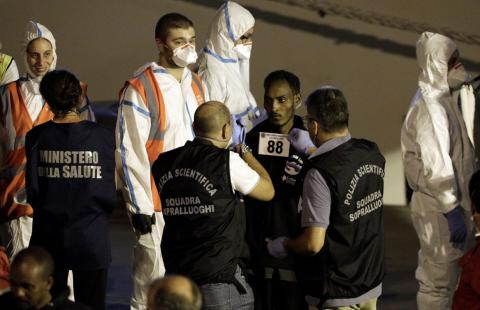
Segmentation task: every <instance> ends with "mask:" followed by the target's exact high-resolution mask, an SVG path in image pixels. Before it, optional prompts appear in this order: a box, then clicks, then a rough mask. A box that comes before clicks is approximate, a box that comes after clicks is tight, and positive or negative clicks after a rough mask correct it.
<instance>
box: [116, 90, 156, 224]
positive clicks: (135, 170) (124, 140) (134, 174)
mask: <svg viewBox="0 0 480 310" xmlns="http://www.w3.org/2000/svg"><path fill="white" fill-rule="evenodd" d="M150 125H151V121H150V116H149V112H148V111H147V110H146V108H145V104H144V103H143V99H142V98H141V96H140V95H139V94H138V93H137V92H136V91H135V90H134V89H133V88H132V87H127V88H126V89H125V90H124V92H123V94H122V97H121V100H120V106H119V109H118V116H117V125H116V129H115V136H116V150H115V162H116V168H117V173H118V175H119V177H120V180H121V181H120V182H119V183H120V184H119V186H120V187H121V190H122V193H123V196H124V199H125V204H126V206H127V210H128V211H129V212H130V213H141V214H146V215H151V214H153V212H154V205H153V200H152V188H151V185H150V162H149V160H148V154H147V149H146V148H145V145H146V143H147V140H148V134H149V132H150Z"/></svg>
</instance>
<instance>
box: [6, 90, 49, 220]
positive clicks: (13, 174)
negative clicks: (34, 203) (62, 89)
mask: <svg viewBox="0 0 480 310" xmlns="http://www.w3.org/2000/svg"><path fill="white" fill-rule="evenodd" d="M0 107H1V111H0V113H1V114H0V115H1V119H0V122H1V124H2V127H3V128H4V130H5V132H4V133H3V134H2V135H3V139H4V140H3V142H2V143H5V154H4V157H3V160H2V162H1V163H0V172H1V173H0V212H1V213H0V221H6V220H11V219H14V218H18V217H20V216H24V215H32V214H33V210H32V208H31V207H30V206H29V205H28V204H17V203H16V202H15V201H14V198H15V195H16V194H17V193H18V192H20V191H22V190H24V189H25V162H26V157H25V136H26V134H27V132H28V131H29V130H30V129H32V128H33V127H34V126H36V125H39V124H42V123H44V122H46V121H49V120H51V119H52V118H53V113H52V112H51V111H50V109H49V107H48V105H47V104H44V105H43V108H42V110H41V111H40V114H39V116H38V117H37V120H36V121H35V122H33V121H32V119H31V117H30V115H29V113H28V110H27V107H26V105H25V102H24V100H23V98H22V95H21V92H20V85H19V84H18V83H16V82H14V83H10V84H8V85H5V86H3V87H1V88H0Z"/></svg>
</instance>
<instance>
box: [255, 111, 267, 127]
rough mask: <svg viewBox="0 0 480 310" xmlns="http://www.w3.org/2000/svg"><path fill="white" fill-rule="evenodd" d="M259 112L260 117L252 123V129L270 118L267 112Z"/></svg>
mask: <svg viewBox="0 0 480 310" xmlns="http://www.w3.org/2000/svg"><path fill="white" fill-rule="evenodd" d="M258 111H259V112H258V113H259V116H258V117H257V118H256V119H254V120H253V121H252V127H255V126H257V125H258V124H260V123H261V122H263V121H264V120H266V119H267V118H268V114H267V110H265V109H259V110H258Z"/></svg>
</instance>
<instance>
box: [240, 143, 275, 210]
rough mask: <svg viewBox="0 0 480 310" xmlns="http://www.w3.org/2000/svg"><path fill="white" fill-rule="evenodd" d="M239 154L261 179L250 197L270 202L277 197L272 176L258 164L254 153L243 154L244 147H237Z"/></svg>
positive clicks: (249, 194) (250, 193)
mask: <svg viewBox="0 0 480 310" xmlns="http://www.w3.org/2000/svg"><path fill="white" fill-rule="evenodd" d="M235 148H236V150H237V153H239V154H240V156H241V158H242V159H243V160H244V161H245V162H246V163H247V165H248V166H249V167H250V168H252V169H253V170H254V171H255V172H256V173H258V175H259V176H260V179H259V180H258V182H257V184H256V185H255V187H254V188H253V189H252V190H251V191H250V192H249V193H248V194H247V196H248V197H251V198H254V199H257V200H262V201H270V200H272V199H273V197H274V196H275V189H274V187H273V184H272V180H271V179H270V175H269V174H268V172H267V170H265V168H264V167H263V166H262V164H260V163H259V162H258V160H257V159H256V158H255V156H253V154H252V152H251V151H249V152H242V151H241V149H242V145H237V146H236V147H235Z"/></svg>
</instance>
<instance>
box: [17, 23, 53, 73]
mask: <svg viewBox="0 0 480 310" xmlns="http://www.w3.org/2000/svg"><path fill="white" fill-rule="evenodd" d="M38 38H43V39H46V40H48V42H50V44H52V51H53V61H52V64H51V65H50V69H49V71H52V70H55V68H56V66H57V45H56V42H55V38H54V37H53V34H52V33H51V32H50V30H48V29H47V27H45V26H43V25H41V24H39V23H37V22H34V21H29V22H28V23H27V27H26V29H25V39H24V42H23V47H24V49H23V60H24V64H25V68H26V70H27V72H28V75H29V77H30V78H31V79H34V80H37V82H40V80H41V78H39V79H38V78H35V75H34V74H33V72H32V71H31V70H30V67H29V66H28V63H27V47H28V44H29V43H30V42H31V41H33V40H35V39H38Z"/></svg>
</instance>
